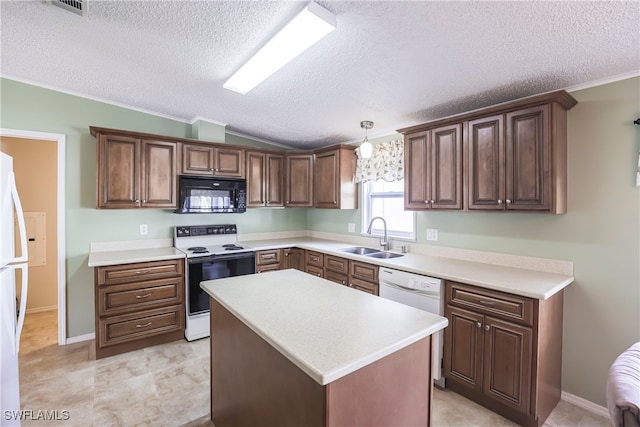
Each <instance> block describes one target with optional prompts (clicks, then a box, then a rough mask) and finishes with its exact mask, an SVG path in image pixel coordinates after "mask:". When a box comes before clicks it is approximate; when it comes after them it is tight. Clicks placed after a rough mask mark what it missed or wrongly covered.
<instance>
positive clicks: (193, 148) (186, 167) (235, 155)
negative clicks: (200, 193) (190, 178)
mask: <svg viewBox="0 0 640 427" xmlns="http://www.w3.org/2000/svg"><path fill="white" fill-rule="evenodd" d="M181 173H182V174H183V175H201V176H209V175H210V176H220V177H230V178H243V177H244V150H242V149H240V148H235V147H228V148H227V147H220V146H219V145H212V144H198V143H183V144H182V171H181Z"/></svg>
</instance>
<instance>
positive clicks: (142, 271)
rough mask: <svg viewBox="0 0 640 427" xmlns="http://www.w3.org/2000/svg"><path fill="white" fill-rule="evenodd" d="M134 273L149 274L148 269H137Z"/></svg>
mask: <svg viewBox="0 0 640 427" xmlns="http://www.w3.org/2000/svg"><path fill="white" fill-rule="evenodd" d="M136 274H149V270H138V271H136Z"/></svg>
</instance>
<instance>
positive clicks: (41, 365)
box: [20, 311, 611, 427]
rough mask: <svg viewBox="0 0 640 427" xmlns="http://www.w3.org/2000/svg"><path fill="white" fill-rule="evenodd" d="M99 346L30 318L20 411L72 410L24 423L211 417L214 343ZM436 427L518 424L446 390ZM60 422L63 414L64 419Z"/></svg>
mask: <svg viewBox="0 0 640 427" xmlns="http://www.w3.org/2000/svg"><path fill="white" fill-rule="evenodd" d="M93 348H94V342H93V341H87V342H81V343H77V344H71V345H66V346H58V345H57V313H56V312H55V311H51V312H43V313H34V314H28V315H27V317H26V320H25V326H24V330H23V335H22V340H21V348H20V383H21V387H20V391H21V402H22V405H23V409H27V410H32V411H34V413H35V412H36V411H39V410H42V411H44V410H49V411H54V410H58V411H63V410H66V411H68V415H69V417H68V419H67V420H60V421H43V420H29V419H26V420H24V421H23V423H22V424H23V425H24V426H41V427H42V426H54V425H64V426H90V425H93V426H134V425H135V426H189V427H205V426H206V427H213V423H212V422H211V421H210V420H209V371H210V367H209V340H208V339H203V340H198V341H195V342H191V343H189V342H187V341H176V342H173V343H169V344H163V345H159V346H155V347H150V348H146V349H143V350H137V351H133V352H130V353H126V354H121V355H117V356H112V357H108V358H105V359H100V360H95V352H94V350H93ZM432 417H433V418H432V425H433V426H434V427H449V426H465V427H467V426H478V427H480V426H487V427H489V426H491V427H493V426H515V425H516V424H513V423H512V422H510V421H508V420H506V419H504V418H502V417H501V416H499V415H497V414H494V413H493V412H490V411H488V410H486V409H484V408H482V407H481V406H478V405H476V404H475V403H473V402H471V401H469V400H467V399H465V398H463V397H462V396H459V395H457V394H455V393H452V392H450V391H446V390H440V389H436V390H435V393H434V402H433V414H432ZM61 418H62V417H61ZM544 425H545V426H548V427H560V426H563V427H564V426H566V427H569V426H571V427H573V426H585V427H609V426H610V425H611V424H610V423H609V420H608V419H607V418H603V417H600V416H597V415H594V414H592V413H590V412H587V411H584V410H582V409H580V408H578V407H576V406H574V405H571V404H569V403H567V402H564V401H561V402H560V403H559V404H558V406H557V407H556V409H555V410H554V411H553V413H552V414H551V415H550V417H549V418H548V419H547V421H546V423H545V424H544Z"/></svg>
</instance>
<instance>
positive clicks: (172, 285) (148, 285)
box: [98, 278, 184, 316]
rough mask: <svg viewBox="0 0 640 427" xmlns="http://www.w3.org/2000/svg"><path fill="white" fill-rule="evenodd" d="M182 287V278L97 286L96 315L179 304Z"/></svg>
mask: <svg viewBox="0 0 640 427" xmlns="http://www.w3.org/2000/svg"><path fill="white" fill-rule="evenodd" d="M183 288H184V284H183V282H182V279H177V278H170V279H160V280H154V281H150V282H140V283H130V284H123V285H113V286H102V287H98V293H99V298H98V301H99V304H100V305H99V307H98V315H100V316H104V315H113V314H117V313H122V312H126V311H128V310H143V309H149V308H153V307H154V306H158V305H171V304H180V303H182V300H183V298H182V294H183Z"/></svg>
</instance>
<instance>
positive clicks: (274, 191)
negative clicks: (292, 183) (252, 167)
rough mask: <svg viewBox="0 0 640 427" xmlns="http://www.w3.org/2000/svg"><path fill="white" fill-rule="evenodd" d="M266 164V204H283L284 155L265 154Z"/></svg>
mask: <svg viewBox="0 0 640 427" xmlns="http://www.w3.org/2000/svg"><path fill="white" fill-rule="evenodd" d="M266 166H267V173H266V178H267V185H266V188H265V195H266V196H267V197H266V198H267V201H266V204H267V206H284V200H283V198H282V190H283V175H284V156H282V155H281V154H267V158H266Z"/></svg>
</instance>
